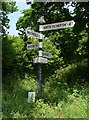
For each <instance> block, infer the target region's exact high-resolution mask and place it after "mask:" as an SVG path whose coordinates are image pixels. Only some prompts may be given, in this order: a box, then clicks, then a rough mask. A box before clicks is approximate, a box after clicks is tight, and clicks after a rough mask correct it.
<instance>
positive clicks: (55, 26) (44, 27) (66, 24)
mask: <svg viewBox="0 0 89 120" xmlns="http://www.w3.org/2000/svg"><path fill="white" fill-rule="evenodd" d="M74 24H75V22H74V21H73V20H71V21H65V22H59V23H53V24H46V25H40V26H39V31H47V30H56V29H61V28H67V27H73V26H74Z"/></svg>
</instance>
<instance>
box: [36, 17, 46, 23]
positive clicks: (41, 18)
mask: <svg viewBox="0 0 89 120" xmlns="http://www.w3.org/2000/svg"><path fill="white" fill-rule="evenodd" d="M37 22H38V23H41V24H43V23H45V20H44V16H41V17H40V18H39V20H38V21H37Z"/></svg>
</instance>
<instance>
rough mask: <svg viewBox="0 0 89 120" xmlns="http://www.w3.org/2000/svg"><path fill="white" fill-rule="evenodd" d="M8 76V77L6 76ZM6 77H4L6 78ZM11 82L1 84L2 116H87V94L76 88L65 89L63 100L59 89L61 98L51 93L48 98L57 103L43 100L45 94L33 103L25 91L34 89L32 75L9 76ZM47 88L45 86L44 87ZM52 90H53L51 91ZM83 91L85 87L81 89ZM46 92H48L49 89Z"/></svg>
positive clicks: (34, 83) (35, 84)
mask: <svg viewBox="0 0 89 120" xmlns="http://www.w3.org/2000/svg"><path fill="white" fill-rule="evenodd" d="M7 78H8V77H7ZM7 78H6V79H7ZM11 79H13V82H12V83H11V85H10V86H12V87H13V89H11V87H9V86H8V87H7V88H5V86H3V94H2V95H3V101H2V103H3V104H2V105H3V118H86V117H87V96H86V95H85V94H84V95H83V94H80V93H79V91H78V90H77V89H74V90H73V93H72V94H71V93H70V92H68V91H66V93H67V98H66V101H64V100H63V99H64V97H65V96H62V95H64V93H61V91H59V96H60V97H61V96H62V99H61V100H60V99H58V98H56V96H55V95H56V94H57V91H55V90H54V91H55V95H54V94H52V96H50V99H51V100H53V99H54V97H55V101H58V104H56V103H55V101H54V102H53V104H51V103H50V102H48V101H49V99H47V101H45V98H46V97H47V96H43V97H44V98H43V97H42V99H37V98H36V100H35V103H28V100H27V99H28V98H27V97H28V96H27V93H28V92H29V91H36V87H37V83H36V81H35V78H34V77H27V75H26V76H25V79H20V78H19V77H18V78H16V79H17V80H15V77H14V78H13V77H11ZM45 89H46V90H47V87H46V88H45ZM51 92H53V91H51ZM82 93H85V89H83V90H82ZM47 94H50V93H49V91H48V93H47Z"/></svg>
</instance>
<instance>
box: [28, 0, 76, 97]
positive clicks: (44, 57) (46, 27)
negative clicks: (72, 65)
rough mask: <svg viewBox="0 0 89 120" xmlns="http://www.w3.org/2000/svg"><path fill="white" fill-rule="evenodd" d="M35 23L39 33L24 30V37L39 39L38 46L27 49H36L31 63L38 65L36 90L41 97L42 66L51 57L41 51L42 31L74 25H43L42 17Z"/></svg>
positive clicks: (34, 45) (29, 46) (72, 24)
mask: <svg viewBox="0 0 89 120" xmlns="http://www.w3.org/2000/svg"><path fill="white" fill-rule="evenodd" d="M28 1H29V0H28ZM30 1H31V0H30ZM37 22H38V23H39V33H38V32H35V31H32V30H30V29H27V30H26V35H27V36H28V37H34V38H37V39H39V43H38V44H28V45H27V49H28V50H31V49H34V48H38V57H37V58H34V59H33V62H34V63H35V64H38V88H37V94H38V95H41V93H42V64H43V63H47V62H48V59H47V58H51V57H52V55H51V53H48V52H45V51H42V39H43V38H44V37H45V36H44V35H43V34H42V32H43V31H49V30H57V29H64V28H70V27H73V26H74V25H75V22H74V21H73V20H71V21H64V22H58V23H51V24H44V23H45V20H44V17H43V16H41V17H40V18H39V20H38V21H37Z"/></svg>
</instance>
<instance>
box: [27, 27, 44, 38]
mask: <svg viewBox="0 0 89 120" xmlns="http://www.w3.org/2000/svg"><path fill="white" fill-rule="evenodd" d="M26 35H27V36H28V37H33V38H38V39H39V38H40V39H43V38H44V35H43V34H41V33H38V32H34V31H32V30H30V29H29V28H27V29H26Z"/></svg>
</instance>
